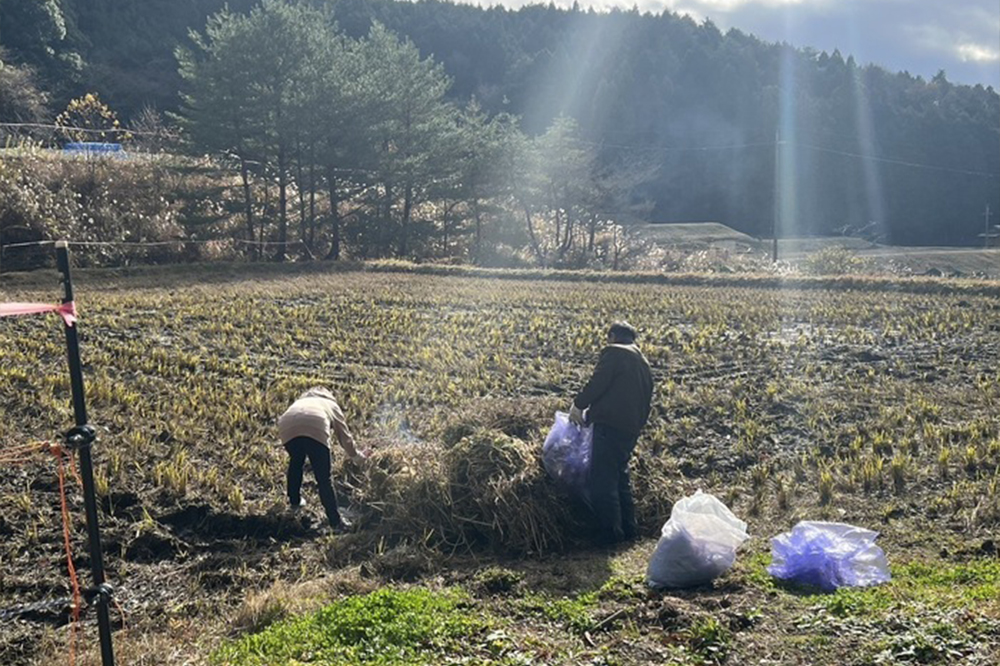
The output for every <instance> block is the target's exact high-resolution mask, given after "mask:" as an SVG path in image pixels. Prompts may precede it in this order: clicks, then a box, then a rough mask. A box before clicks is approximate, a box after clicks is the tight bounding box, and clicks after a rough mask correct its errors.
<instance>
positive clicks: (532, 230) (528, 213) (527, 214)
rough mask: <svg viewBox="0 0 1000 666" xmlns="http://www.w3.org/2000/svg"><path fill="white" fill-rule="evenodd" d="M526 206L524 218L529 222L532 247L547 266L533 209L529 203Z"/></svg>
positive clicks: (539, 259) (540, 260) (536, 255)
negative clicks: (536, 229) (532, 218)
mask: <svg viewBox="0 0 1000 666" xmlns="http://www.w3.org/2000/svg"><path fill="white" fill-rule="evenodd" d="M523 206H524V218H525V220H527V222H528V237H529V238H530V239H531V249H533V250H534V251H535V257H537V258H538V261H539V262H541V264H542V266H545V255H543V254H542V248H541V247H539V245H538V236H536V235H535V225H534V223H533V222H532V220H531V209H529V208H528V206H527V204H523Z"/></svg>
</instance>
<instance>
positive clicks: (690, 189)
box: [0, 0, 1000, 245]
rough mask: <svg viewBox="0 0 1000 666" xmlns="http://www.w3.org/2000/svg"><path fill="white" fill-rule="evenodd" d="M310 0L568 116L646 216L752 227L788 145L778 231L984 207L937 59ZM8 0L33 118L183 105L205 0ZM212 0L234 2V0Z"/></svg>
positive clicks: (493, 98) (975, 149)
mask: <svg viewBox="0 0 1000 666" xmlns="http://www.w3.org/2000/svg"><path fill="white" fill-rule="evenodd" d="M310 4H311V5H313V6H316V7H318V8H320V9H321V10H322V11H323V12H332V20H333V21H335V22H336V26H337V27H338V29H340V30H342V31H343V32H344V33H345V34H346V35H348V36H350V37H352V38H356V39H357V38H362V37H364V36H365V35H367V34H368V32H369V30H370V28H371V26H372V25H373V22H379V23H381V24H382V25H384V26H386V27H387V28H388V29H389V30H391V31H394V32H396V33H398V34H399V35H401V36H403V37H405V38H407V39H410V40H412V42H413V44H414V45H415V46H416V47H417V48H418V49H419V51H420V53H421V55H422V56H423V57H430V58H433V59H434V60H435V61H436V62H438V63H440V64H441V65H442V66H443V71H444V72H445V73H446V74H447V75H448V77H449V78H450V80H451V83H452V85H451V87H450V89H449V91H448V93H447V94H448V98H449V99H450V100H452V101H454V102H455V103H457V104H459V105H464V104H465V103H466V102H467V101H468V100H470V99H471V98H473V97H474V98H475V99H476V100H477V102H478V104H480V105H481V107H482V109H483V110H484V112H486V113H487V114H489V115H493V114H496V113H499V112H506V113H512V114H514V115H516V116H518V118H519V126H520V127H521V128H522V129H523V130H524V131H525V132H526V134H527V135H529V136H537V135H540V134H542V133H543V132H545V131H546V130H547V129H548V128H550V127H551V126H552V123H553V122H554V119H556V118H558V117H560V115H564V116H567V117H571V118H573V119H575V121H576V122H577V123H578V125H579V128H580V133H579V137H578V140H579V141H581V142H583V143H582V145H584V146H587V147H592V148H593V149H594V150H595V151H596V152H597V153H598V158H599V162H600V163H601V164H602V165H605V168H608V169H610V168H614V169H620V168H626V170H629V169H631V170H632V171H633V172H641V173H644V174H646V176H645V177H644V179H643V182H640V183H638V184H636V186H635V187H634V191H633V192H631V193H629V195H628V197H627V199H628V200H629V201H633V202H638V201H641V202H645V203H644V205H646V206H648V207H649V211H648V214H647V217H646V219H651V220H657V219H688V220H716V221H720V222H722V223H724V224H727V225H729V226H732V227H734V228H736V229H738V230H739V231H740V232H742V233H747V234H750V235H753V236H765V235H767V229H768V228H769V224H770V220H771V219H772V218H773V209H774V201H773V193H774V192H775V191H776V186H775V173H776V161H782V162H784V163H785V164H796V165H797V168H796V170H795V172H794V174H788V175H786V176H785V178H786V179H788V182H786V183H784V188H785V190H784V191H787V192H791V191H795V193H796V195H795V197H794V198H791V199H789V201H788V203H787V205H789V206H791V208H789V209H788V210H786V211H785V217H786V218H787V220H788V224H789V225H790V226H789V228H787V229H785V230H784V233H783V234H782V235H784V236H808V235H830V234H832V233H834V232H835V230H837V229H841V228H844V227H855V228H861V227H867V226H870V225H874V232H873V233H874V234H875V235H878V236H881V237H883V238H885V239H886V242H888V243H890V244H904V245H961V244H974V243H975V239H976V235H977V234H978V233H980V232H981V218H982V212H983V210H984V207H985V206H986V205H987V204H989V205H990V206H992V208H993V210H1000V185H998V183H1000V179H998V177H997V175H998V174H1000V126H998V124H997V119H998V118H1000V95H998V94H997V92H996V91H994V90H992V89H984V88H982V87H981V86H963V85H955V84H953V83H951V82H949V81H948V80H947V77H946V76H945V75H944V74H943V73H942V74H939V75H938V76H936V77H934V78H933V79H932V80H930V81H928V80H924V79H922V78H919V77H913V76H910V75H908V74H906V73H892V72H888V71H885V70H883V69H881V68H879V67H877V66H875V65H868V66H861V65H859V64H858V63H856V62H855V61H854V60H853V59H852V58H851V57H850V55H849V54H847V55H842V54H841V53H840V52H834V53H818V52H815V51H813V50H810V49H808V48H805V49H799V50H796V49H791V48H790V47H787V46H782V45H777V44H772V43H767V42H763V41H761V40H759V39H757V38H755V37H754V36H752V35H748V34H744V33H741V32H739V31H736V30H733V31H729V32H728V33H726V34H722V33H721V32H720V31H719V30H718V29H717V28H716V27H715V26H714V25H713V24H712V23H711V22H704V23H701V24H699V23H696V22H694V21H693V20H691V19H690V18H686V17H681V16H678V15H675V14H672V13H670V12H664V13H662V14H640V13H638V12H637V11H628V12H623V11H617V10H615V11H611V12H609V13H597V12H583V11H578V10H562V9H558V8H556V7H554V6H542V5H533V6H528V7H525V8H522V9H519V10H507V9H504V8H502V7H492V8H481V7H474V6H470V5H455V4H451V3H447V2H439V1H437V0H422V1H420V2H413V3H411V2H395V1H394V0H330V1H317V2H313V3H310ZM13 6H14V5H12V4H11V3H2V4H0V19H2V25H3V26H4V27H3V28H0V44H3V45H4V46H5V48H6V49H7V51H8V59H9V60H11V61H12V62H14V63H25V64H28V65H31V66H33V67H35V68H36V70H37V71H38V74H39V78H40V82H41V84H42V85H43V87H44V88H46V89H47V90H48V91H50V92H51V93H52V95H51V102H50V103H51V108H50V109H49V117H50V118H51V117H53V116H54V115H55V114H56V113H58V112H59V111H60V110H61V109H62V108H63V107H64V106H65V104H66V103H67V102H68V101H69V100H70V99H71V98H74V97H77V96H79V95H81V94H83V93H84V92H87V91H89V90H96V91H98V92H99V93H101V95H102V97H103V98H104V99H105V100H106V101H107V102H108V103H109V104H110V106H111V107H112V108H113V109H115V110H117V111H118V112H119V113H120V114H121V116H122V118H123V119H125V120H126V121H132V120H135V119H137V118H138V117H139V115H140V112H141V111H142V109H143V107H145V106H150V107H152V108H153V109H155V110H157V111H158V112H160V113H167V112H176V111H178V110H182V109H181V107H182V97H181V93H185V94H186V93H187V92H189V91H187V90H186V89H185V85H184V83H183V79H182V77H181V76H180V75H179V73H178V69H177V61H176V59H175V49H176V48H177V47H178V46H181V47H188V48H190V47H191V46H192V43H191V41H190V39H189V37H188V30H195V31H203V30H204V28H205V22H206V19H207V18H208V17H209V16H211V15H213V14H214V13H215V12H217V11H219V10H220V9H221V8H222V6H223V3H221V2H218V1H216V0H198V1H197V2H191V3H174V2H166V1H164V0H158V1H157V2H139V1H138V0H128V1H127V2H120V3H114V4H113V6H112V5H111V4H107V3H79V2H76V0H60V1H59V2H52V3H46V4H45V7H47V8H48V9H49V10H50V11H51V12H54V13H53V14H52V15H51V16H49V15H45V16H43V15H38V16H36V15H32V16H27V15H24V14H18V13H16V12H14V11H13V9H11V7H13ZM228 6H229V8H230V11H231V12H232V13H233V14H234V15H235V14H239V13H241V12H245V11H247V10H248V9H249V8H250V7H251V6H252V3H250V2H248V1H241V2H235V3H234V2H230V3H229V5H228ZM53 8H54V9H53ZM59 8H61V13H60V11H57V10H58V9H59ZM3 12H7V13H6V14H3ZM46 16H48V18H46ZM59 26H62V28H61V29H60V28H59ZM31 35H35V36H36V39H37V40H40V41H34V42H33V41H31V37H30V36H31ZM59 35H62V36H61V37H60V36H59ZM268 48H270V47H268ZM67 63H74V65H73V66H72V67H68V66H66V65H67ZM581 66H582V67H583V69H582V70H581V69H580V68H581ZM786 73H787V74H788V76H785V74H786ZM783 87H784V88H783ZM783 89H784V93H783V92H782V90H783ZM792 92H794V95H791V93H792ZM783 94H786V95H791V97H790V98H788V99H790V100H791V101H792V106H791V107H788V106H782V103H781V101H780V100H781V99H782V95H783ZM2 108H3V105H2V104H0V109H2ZM782 108H784V109H786V110H785V111H783V112H780V113H779V110H780V109H782ZM782 113H783V114H785V115H784V116H782V115H781V114H782ZM0 120H3V119H2V118H0ZM778 128H781V130H780V133H781V135H780V136H779V140H778V141H777V142H776V141H775V136H776V130H777V129H778ZM205 148H209V149H211V148H212V146H211V145H210V144H205V145H197V146H195V149H196V150H202V149H205ZM254 159H257V158H256V157H255V158H254Z"/></svg>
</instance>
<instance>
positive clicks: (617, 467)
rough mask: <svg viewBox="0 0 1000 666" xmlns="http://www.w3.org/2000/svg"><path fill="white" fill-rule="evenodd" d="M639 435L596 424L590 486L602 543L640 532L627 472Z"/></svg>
mask: <svg viewBox="0 0 1000 666" xmlns="http://www.w3.org/2000/svg"><path fill="white" fill-rule="evenodd" d="M637 439H638V436H637V435H631V434H629V433H626V432H622V431H621V430H618V429H617V428H612V427H611V426H608V425H604V424H601V423H595V424H594V448H593V453H592V454H591V465H590V478H589V484H588V486H589V491H590V507H591V510H592V511H593V512H594V517H595V518H596V523H597V524H596V527H597V530H598V538H599V540H600V541H601V542H602V543H607V544H613V543H618V542H620V541H624V540H626V539H634V538H635V537H636V534H637V532H638V527H637V526H636V522H635V502H634V501H633V499H632V480H631V479H630V478H629V474H628V461H629V458H631V457H632V450H633V449H634V448H635V443H636V440H637Z"/></svg>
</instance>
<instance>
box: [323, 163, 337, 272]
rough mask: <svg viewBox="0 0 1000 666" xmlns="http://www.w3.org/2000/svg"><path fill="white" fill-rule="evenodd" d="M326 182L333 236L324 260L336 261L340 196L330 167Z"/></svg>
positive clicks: (335, 178) (327, 171) (335, 177)
mask: <svg viewBox="0 0 1000 666" xmlns="http://www.w3.org/2000/svg"><path fill="white" fill-rule="evenodd" d="M326 182H327V185H328V187H329V188H330V224H331V227H332V228H331V232H332V234H333V238H332V240H331V243H330V251H329V252H328V253H327V255H326V258H327V259H332V260H333V261H337V260H339V259H340V195H339V194H338V192H337V176H336V175H335V174H334V171H333V168H332V167H327V170H326Z"/></svg>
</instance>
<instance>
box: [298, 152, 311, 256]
mask: <svg viewBox="0 0 1000 666" xmlns="http://www.w3.org/2000/svg"><path fill="white" fill-rule="evenodd" d="M304 180H305V179H304V178H303V172H302V145H301V144H300V143H299V142H298V141H296V142H295V187H296V189H298V191H299V240H300V241H302V244H303V245H304V246H305V247H306V249H307V250H308V249H309V244H308V243H307V242H306V241H307V240H308V233H309V232H308V230H307V228H306V225H307V221H306V193H305V190H304V189H303V187H302V183H303V181H304Z"/></svg>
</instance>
